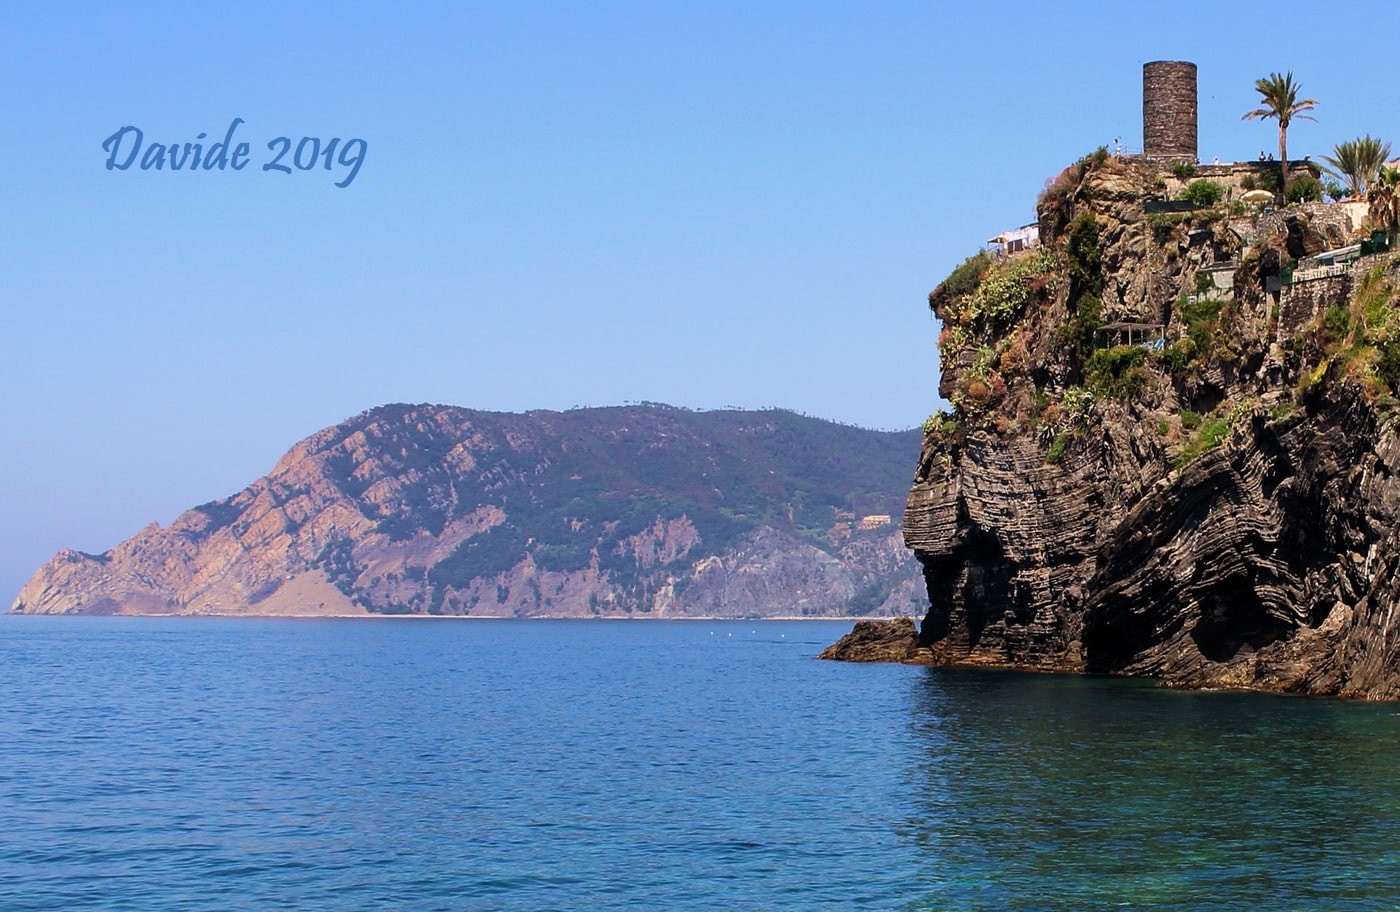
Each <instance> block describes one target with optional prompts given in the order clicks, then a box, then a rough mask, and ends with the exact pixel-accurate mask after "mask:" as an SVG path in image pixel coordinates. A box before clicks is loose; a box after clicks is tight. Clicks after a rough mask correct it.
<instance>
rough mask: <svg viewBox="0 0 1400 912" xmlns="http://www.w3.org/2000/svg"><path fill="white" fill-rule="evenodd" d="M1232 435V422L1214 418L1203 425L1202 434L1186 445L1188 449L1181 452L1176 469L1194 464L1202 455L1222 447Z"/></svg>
mask: <svg viewBox="0 0 1400 912" xmlns="http://www.w3.org/2000/svg"><path fill="white" fill-rule="evenodd" d="M1229 435H1230V422H1229V421H1227V420H1225V419H1224V418H1212V419H1211V420H1209V421H1206V422H1203V423H1202V424H1201V429H1200V432H1199V433H1197V434H1196V436H1195V437H1194V438H1192V440H1191V442H1190V443H1188V444H1187V445H1186V449H1184V450H1182V451H1181V455H1180V456H1179V457H1177V460H1176V467H1177V468H1178V469H1179V468H1182V467H1183V466H1186V465H1189V464H1190V463H1191V462H1193V461H1194V460H1195V459H1196V457H1198V456H1200V455H1201V454H1202V453H1206V452H1209V451H1210V450H1213V449H1215V448H1216V447H1218V446H1220V444H1221V442H1222V441H1224V440H1225V438H1226V437H1228V436H1229Z"/></svg>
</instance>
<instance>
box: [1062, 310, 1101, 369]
mask: <svg viewBox="0 0 1400 912" xmlns="http://www.w3.org/2000/svg"><path fill="white" fill-rule="evenodd" d="M1102 321H1103V302H1102V301H1100V300H1099V298H1098V295H1086V296H1084V297H1082V298H1080V299H1079V302H1078V305H1077V306H1076V307H1075V309H1074V313H1073V314H1072V315H1071V316H1070V318H1069V320H1067V321H1066V322H1065V323H1064V324H1063V325H1062V326H1060V327H1059V328H1058V329H1057V330H1056V331H1055V339H1056V341H1057V342H1058V343H1060V344H1061V345H1068V346H1069V347H1070V348H1072V349H1073V350H1074V353H1075V354H1076V355H1077V356H1078V357H1079V360H1080V361H1087V360H1088V359H1089V358H1090V357H1092V356H1093V354H1094V333H1095V332H1097V331H1098V328H1099V325H1100V323H1102Z"/></svg>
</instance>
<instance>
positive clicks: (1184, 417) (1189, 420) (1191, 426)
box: [1177, 409, 1201, 431]
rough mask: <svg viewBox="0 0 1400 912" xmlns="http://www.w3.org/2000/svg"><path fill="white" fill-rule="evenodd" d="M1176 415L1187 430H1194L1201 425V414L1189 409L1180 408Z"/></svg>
mask: <svg viewBox="0 0 1400 912" xmlns="http://www.w3.org/2000/svg"><path fill="white" fill-rule="evenodd" d="M1177 417H1178V418H1180V419H1181V426H1182V427H1183V428H1185V429H1186V430H1188V431H1194V430H1195V429H1196V428H1198V427H1200V426H1201V416H1200V415H1198V414H1196V413H1195V412H1193V411H1191V410H1190V409H1182V410H1181V411H1180V412H1178V413H1177Z"/></svg>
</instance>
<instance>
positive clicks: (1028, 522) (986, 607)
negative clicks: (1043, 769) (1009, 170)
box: [852, 151, 1400, 699]
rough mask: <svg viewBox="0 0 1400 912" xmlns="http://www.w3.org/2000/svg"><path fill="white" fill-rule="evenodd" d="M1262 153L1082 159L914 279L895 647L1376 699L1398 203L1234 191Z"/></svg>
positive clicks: (1397, 378) (1398, 351) (1398, 454)
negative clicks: (1024, 220)
mask: <svg viewBox="0 0 1400 912" xmlns="http://www.w3.org/2000/svg"><path fill="white" fill-rule="evenodd" d="M1275 167H1276V166H1275V165H1273V164H1264V163H1261V164H1259V165H1258V166H1257V167H1255V166H1254V165H1253V164H1246V165H1234V166H1221V167H1218V168H1211V167H1210V166H1205V167H1202V168H1199V169H1194V168H1187V167H1182V166H1177V167H1176V168H1170V167H1168V165H1167V164H1166V163H1152V162H1148V161H1145V160H1141V159H1120V158H1115V157H1112V156H1109V155H1107V154H1104V153H1103V152H1102V151H1100V152H1099V153H1097V154H1095V155H1093V156H1090V157H1087V158H1085V159H1084V160H1082V161H1080V162H1078V163H1076V164H1075V165H1074V166H1072V167H1071V168H1069V169H1067V170H1066V171H1065V172H1064V173H1063V174H1061V175H1060V176H1059V177H1058V178H1057V179H1056V180H1055V181H1054V182H1053V184H1052V185H1051V186H1049V187H1048V188H1047V190H1046V191H1045V193H1044V194H1043V195H1042V198H1041V201H1040V204H1039V208H1038V215H1039V219H1038V222H1039V224H1038V228H1039V241H1040V245H1039V246H1038V247H1037V248H1034V249H1029V250H1026V251H1023V252H1018V253H1013V254H1009V255H1007V254H1006V253H1005V252H1001V253H1000V254H988V253H980V254H979V255H977V256H975V257H973V258H971V259H969V260H968V261H967V262H966V263H964V264H963V265H961V266H960V267H958V269H956V270H955V271H954V272H953V273H952V275H950V276H949V277H948V279H947V280H946V281H944V282H943V283H942V284H940V285H939V286H938V287H937V288H936V289H935V290H934V291H933V292H932V293H931V294H930V296H929V304H930V306H931V307H932V309H933V311H934V313H935V314H936V315H937V317H938V319H939V321H940V323H941V324H942V334H941V337H940V339H939V350H940V355H941V361H942V385H941V387H940V390H941V393H942V395H943V397H944V398H945V399H947V400H948V401H949V402H950V403H952V406H953V408H952V413H951V414H948V415H939V416H934V417H933V418H931V419H930V420H929V422H928V424H927V425H926V427H925V437H924V443H923V452H922V456H921V459H920V462H919V466H918V471H917V477H916V481H915V484H914V487H913V489H912V491H911V492H910V494H909V500H908V506H907V510H906V513H905V519H904V535H905V541H906V542H907V544H908V546H909V547H910V548H912V549H913V550H914V553H915V555H916V556H917V558H918V560H919V562H920V564H921V565H922V567H923V574H924V579H925V582H926V584H927V589H928V594H929V599H930V607H929V610H928V612H927V615H926V617H925V618H924V620H923V622H922V625H921V628H920V632H919V636H918V642H917V648H915V649H912V650H909V652H908V654H907V655H905V656H904V658H903V659H902V660H903V661H914V662H926V663H932V664H956V665H978V666H996V667H1006V668H1021V669H1037V670H1050V671H1065V672H1096V673H1111V674H1125V675H1146V676H1155V677H1158V678H1160V679H1161V680H1163V681H1164V682H1166V683H1168V684H1171V685H1178V686H1189V687H1231V688H1236V687H1238V688H1256V689H1268V690H1276V691H1287V692H1295V693H1306V694H1327V695H1339V696H1350V697H1361V698H1372V699H1396V698H1400V653H1398V652H1397V650H1398V649H1400V610H1398V609H1400V439H1397V438H1398V436H1400V435H1398V434H1397V428H1400V423H1397V420H1396V419H1397V417H1400V399H1397V394H1398V393H1400V295H1398V294H1397V288H1400V258H1397V256H1396V254H1395V253H1394V252H1393V250H1392V249H1391V248H1390V246H1389V244H1390V242H1391V241H1392V239H1393V227H1394V225H1393V217H1394V201H1393V200H1391V201H1389V202H1387V201H1385V200H1379V201H1377V202H1378V203H1379V205H1380V207H1381V208H1380V209H1379V211H1378V210H1377V205H1376V203H1373V204H1372V205H1371V206H1370V207H1369V208H1368V207H1367V206H1365V205H1364V204H1363V205H1360V206H1358V204H1355V203H1352V204H1328V205H1324V204H1321V203H1309V204H1302V205H1293V206H1287V207H1285V208H1281V209H1278V210H1265V211H1260V210H1258V209H1256V208H1255V207H1254V206H1251V205H1247V204H1246V203H1245V202H1243V200H1242V197H1244V196H1245V193H1246V192H1247V189H1254V186H1253V185H1254V184H1255V182H1256V181H1258V182H1259V183H1260V184H1262V183H1264V182H1266V181H1267V179H1268V178H1269V177H1270V175H1269V173H1268V171H1269V169H1272V168H1275ZM1308 167H1310V166H1309V165H1307V164H1306V163H1303V162H1297V163H1293V164H1292V165H1291V167H1290V171H1292V172H1294V173H1303V172H1304V170H1305V169H1306V168H1308ZM1193 170H1194V171H1196V173H1194V174H1191V173H1189V172H1190V171H1193ZM1275 176H1276V175H1275ZM1202 180H1205V181H1209V182H1211V183H1213V184H1215V185H1216V188H1217V190H1216V191H1212V192H1210V193H1206V194H1204V195H1203V197H1202V198H1199V199H1197V200H1196V201H1195V202H1190V203H1183V202H1180V201H1178V200H1179V198H1180V197H1181V196H1183V195H1187V196H1189V195H1191V194H1189V193H1185V192H1184V191H1187V190H1188V188H1189V187H1190V185H1191V184H1192V183H1196V182H1198V181H1202ZM1256 196H1257V195H1256ZM1386 206H1389V207H1390V208H1389V209H1386V208H1384V207H1386ZM1378 227H1379V228H1381V229H1383V230H1381V231H1378V232H1375V233H1374V234H1373V233H1372V232H1373V229H1375V228H1378ZM1387 228H1389V229H1390V231H1389V232H1387V231H1385V230H1384V229H1387ZM864 636H865V638H866V639H867V640H871V639H872V637H874V635H873V634H872V633H871V632H870V631H868V630H867V631H866V633H865V635H864ZM891 636H893V638H894V640H895V641H896V642H897V643H901V644H902V643H903V638H902V634H898V633H895V632H892V634H891ZM875 639H877V640H878V638H875ZM852 645H856V644H852ZM879 648H880V649H883V650H884V651H886V652H888V651H889V649H888V644H885V645H883V646H880V647H879ZM897 648H898V649H903V648H904V647H903V646H902V645H900V646H898V647H897Z"/></svg>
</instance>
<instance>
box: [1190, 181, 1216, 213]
mask: <svg viewBox="0 0 1400 912" xmlns="http://www.w3.org/2000/svg"><path fill="white" fill-rule="evenodd" d="M1224 195H1225V190H1224V188H1222V187H1221V186H1220V185H1219V184H1217V183H1216V182H1215V181H1208V180H1198V181H1192V182H1191V183H1190V184H1187V186H1186V189H1185V190H1183V191H1181V198H1182V199H1184V200H1190V201H1191V205H1193V206H1195V207H1196V208H1197V209H1209V208H1210V207H1211V206H1217V205H1219V204H1220V200H1221V198H1222V197H1223V196H1224Z"/></svg>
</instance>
